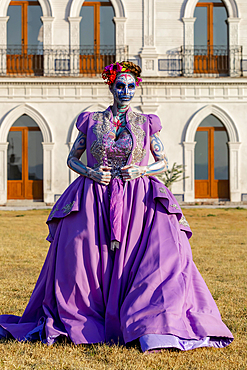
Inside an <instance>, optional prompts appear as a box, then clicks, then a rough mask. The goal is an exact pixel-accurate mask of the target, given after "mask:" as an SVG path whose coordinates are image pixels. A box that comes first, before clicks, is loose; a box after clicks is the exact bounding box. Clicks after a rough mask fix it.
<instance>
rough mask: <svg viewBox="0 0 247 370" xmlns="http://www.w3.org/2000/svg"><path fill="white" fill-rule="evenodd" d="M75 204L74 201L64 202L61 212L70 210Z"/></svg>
mask: <svg viewBox="0 0 247 370" xmlns="http://www.w3.org/2000/svg"><path fill="white" fill-rule="evenodd" d="M74 204H75V201H74V202H71V203H68V204H66V205H65V206H64V207H63V208H62V209H63V213H66V214H67V213H69V212H71V210H72V208H73V205H74Z"/></svg>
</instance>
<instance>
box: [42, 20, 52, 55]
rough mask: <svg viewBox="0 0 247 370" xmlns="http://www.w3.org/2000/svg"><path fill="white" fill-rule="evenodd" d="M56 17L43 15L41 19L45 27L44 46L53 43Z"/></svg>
mask: <svg viewBox="0 0 247 370" xmlns="http://www.w3.org/2000/svg"><path fill="white" fill-rule="evenodd" d="M54 19H55V18H54V17H47V16H42V17H41V20H42V22H43V27H44V39H43V45H44V48H46V47H50V46H52V45H53V21H54Z"/></svg>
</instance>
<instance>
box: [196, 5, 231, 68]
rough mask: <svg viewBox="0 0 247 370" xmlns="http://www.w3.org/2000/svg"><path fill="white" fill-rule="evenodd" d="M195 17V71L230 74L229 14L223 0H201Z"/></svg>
mask: <svg viewBox="0 0 247 370" xmlns="http://www.w3.org/2000/svg"><path fill="white" fill-rule="evenodd" d="M194 17H195V18H196V20H195V26H194V55H195V58H194V73H200V74H218V75H226V74H228V73H229V52H228V50H229V45H228V26H227V18H228V14H227V9H226V7H225V5H224V3H223V1H221V0H199V1H198V3H197V5H196V8H195V12H194Z"/></svg>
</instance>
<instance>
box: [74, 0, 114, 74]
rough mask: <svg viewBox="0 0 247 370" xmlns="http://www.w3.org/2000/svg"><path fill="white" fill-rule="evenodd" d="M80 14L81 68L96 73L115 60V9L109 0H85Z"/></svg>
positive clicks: (85, 71)
mask: <svg viewBox="0 0 247 370" xmlns="http://www.w3.org/2000/svg"><path fill="white" fill-rule="evenodd" d="M80 16H81V17H82V20H81V23H80V55H81V58H80V70H81V73H82V74H91V75H95V74H98V73H100V72H101V71H102V70H103V68H104V67H105V66H106V65H108V64H110V63H112V62H114V61H115V55H116V52H115V25H114V22H113V17H114V10H113V7H112V4H111V2H110V1H109V0H100V1H90V0H85V1H84V3H83V6H82V8H81V12H80Z"/></svg>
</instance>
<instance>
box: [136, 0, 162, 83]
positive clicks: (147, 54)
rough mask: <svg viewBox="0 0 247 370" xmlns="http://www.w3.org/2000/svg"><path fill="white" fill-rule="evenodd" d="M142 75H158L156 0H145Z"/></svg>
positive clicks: (141, 55)
mask: <svg viewBox="0 0 247 370" xmlns="http://www.w3.org/2000/svg"><path fill="white" fill-rule="evenodd" d="M140 57H141V60H142V75H143V76H144V77H145V76H157V74H158V53H157V50H156V47H155V0H143V47H142V51H141V54H140Z"/></svg>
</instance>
